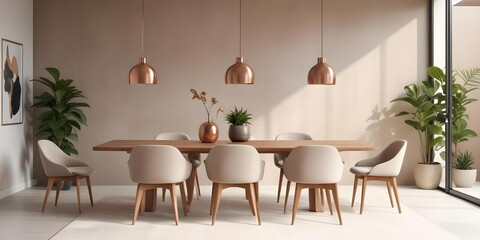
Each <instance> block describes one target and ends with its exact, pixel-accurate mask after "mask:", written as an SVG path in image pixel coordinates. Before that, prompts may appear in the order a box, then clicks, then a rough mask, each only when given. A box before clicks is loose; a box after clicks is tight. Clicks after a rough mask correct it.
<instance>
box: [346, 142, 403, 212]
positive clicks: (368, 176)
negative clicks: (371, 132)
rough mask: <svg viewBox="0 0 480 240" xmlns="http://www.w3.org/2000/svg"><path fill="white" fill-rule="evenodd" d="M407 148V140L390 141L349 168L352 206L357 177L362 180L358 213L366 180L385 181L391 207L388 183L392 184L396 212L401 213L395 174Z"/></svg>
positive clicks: (361, 209) (399, 168) (400, 166)
mask: <svg viewBox="0 0 480 240" xmlns="http://www.w3.org/2000/svg"><path fill="white" fill-rule="evenodd" d="M406 150H407V141H405V140H397V141H395V142H393V143H391V144H390V145H389V146H388V147H387V148H385V149H384V150H383V151H382V152H381V153H380V154H378V155H377V156H375V157H373V158H370V159H365V160H362V161H359V162H357V164H355V167H352V168H350V172H351V173H353V174H355V182H354V183H353V194H352V207H353V205H354V203H355V193H356V191H357V184H358V179H361V180H362V200H361V202H360V214H362V213H363V203H364V200H365V191H366V189H367V182H368V181H385V183H386V185H387V190H388V196H389V197H390V205H392V208H393V199H392V192H391V190H390V185H392V186H393V192H394V193H395V199H396V201H397V207H398V212H399V213H402V209H401V207H400V199H399V197H398V190H397V176H398V174H399V173H400V170H401V168H402V163H403V158H404V156H405V151H406Z"/></svg>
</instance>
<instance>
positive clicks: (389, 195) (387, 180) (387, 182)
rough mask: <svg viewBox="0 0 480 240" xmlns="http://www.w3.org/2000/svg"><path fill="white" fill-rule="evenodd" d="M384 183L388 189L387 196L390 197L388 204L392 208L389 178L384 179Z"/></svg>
mask: <svg viewBox="0 0 480 240" xmlns="http://www.w3.org/2000/svg"><path fill="white" fill-rule="evenodd" d="M385 183H386V185H387V190H388V197H389V198H390V205H391V206H392V208H393V199H392V191H391V190H390V179H388V178H387V179H386V180H385Z"/></svg>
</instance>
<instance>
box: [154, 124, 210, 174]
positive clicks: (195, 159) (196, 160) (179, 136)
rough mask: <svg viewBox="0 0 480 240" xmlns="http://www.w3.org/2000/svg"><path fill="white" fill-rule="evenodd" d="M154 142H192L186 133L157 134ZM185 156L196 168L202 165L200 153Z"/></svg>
mask: <svg viewBox="0 0 480 240" xmlns="http://www.w3.org/2000/svg"><path fill="white" fill-rule="evenodd" d="M153 140H190V137H189V136H188V135H187V134H185V133H176V132H166V133H159V134H157V136H155V138H154V139H153ZM183 156H185V157H187V158H188V159H189V160H190V162H192V163H193V164H194V165H196V166H198V165H200V163H201V161H200V159H201V156H200V153H189V154H184V155H183Z"/></svg>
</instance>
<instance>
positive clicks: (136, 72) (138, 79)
mask: <svg viewBox="0 0 480 240" xmlns="http://www.w3.org/2000/svg"><path fill="white" fill-rule="evenodd" d="M144 19H145V0H143V1H142V58H140V63H139V64H137V65H135V66H133V67H132V69H130V74H129V77H128V82H129V83H130V84H157V71H155V69H154V68H153V67H151V66H150V65H148V64H147V59H146V58H145V57H144V56H145V55H144V50H143V32H144V29H143V28H144V27H143V25H144Z"/></svg>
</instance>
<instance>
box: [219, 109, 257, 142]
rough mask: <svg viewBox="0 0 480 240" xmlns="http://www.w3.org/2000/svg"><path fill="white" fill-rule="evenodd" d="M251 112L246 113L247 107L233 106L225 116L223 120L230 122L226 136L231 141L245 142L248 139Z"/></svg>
mask: <svg viewBox="0 0 480 240" xmlns="http://www.w3.org/2000/svg"><path fill="white" fill-rule="evenodd" d="M251 116H252V114H250V113H248V111H247V109H243V108H240V109H238V108H237V107H236V106H235V109H234V110H230V112H229V113H228V114H227V115H226V116H225V120H226V121H227V122H228V123H229V124H230V127H229V129H228V138H230V140H231V141H232V142H246V141H248V139H250V127H249V124H251V123H250V122H249V121H250V120H251V119H252V117H251Z"/></svg>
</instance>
